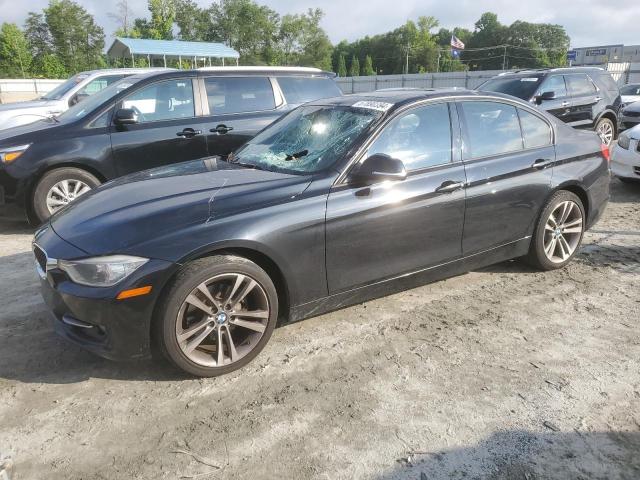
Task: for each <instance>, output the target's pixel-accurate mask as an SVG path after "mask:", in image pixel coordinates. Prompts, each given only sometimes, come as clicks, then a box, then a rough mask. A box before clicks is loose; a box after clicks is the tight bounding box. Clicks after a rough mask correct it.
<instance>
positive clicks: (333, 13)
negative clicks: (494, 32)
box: [0, 0, 640, 47]
mask: <svg viewBox="0 0 640 480" xmlns="http://www.w3.org/2000/svg"><path fill="white" fill-rule="evenodd" d="M76 1H77V2H78V3H80V4H81V5H82V6H83V7H84V8H86V9H87V10H88V11H89V12H90V13H91V14H93V15H94V16H95V18H96V21H97V22H98V23H99V24H100V25H101V26H102V27H103V28H104V30H105V33H106V34H107V41H106V43H107V45H109V44H110V43H111V39H112V35H113V31H114V30H115V28H116V25H115V24H114V22H113V21H112V20H111V19H110V18H109V17H108V15H107V14H108V13H109V12H111V11H113V10H115V5H116V3H117V0H106V1H105V0H76ZM196 1H197V2H198V3H199V4H200V5H202V6H207V5H209V4H211V2H212V0H196ZM258 3H260V4H264V5H268V6H269V7H271V8H273V9H274V10H276V11H277V12H278V13H280V14H285V13H302V12H305V11H306V10H307V9H308V8H310V7H313V8H316V7H317V8H321V9H322V10H323V11H324V12H325V17H324V20H323V24H322V26H323V27H324V29H325V30H326V32H327V33H328V35H329V37H330V38H331V41H332V42H333V43H338V42H339V41H340V40H350V41H351V40H356V39H358V38H360V37H363V36H365V35H374V34H376V33H384V32H386V31H389V30H392V29H394V28H396V27H398V26H400V25H402V24H404V23H405V22H406V21H407V20H408V19H417V18H418V17H419V16H421V15H431V16H433V17H436V18H437V19H438V20H439V22H440V25H441V26H443V27H447V28H453V27H455V26H461V27H466V28H469V29H471V30H472V29H473V24H474V23H475V21H476V20H477V19H478V18H480V15H481V14H482V13H483V12H487V11H491V12H495V13H497V14H498V18H499V20H500V22H501V23H504V24H510V23H512V22H513V21H515V20H525V21H529V22H547V23H557V24H560V25H563V26H564V27H565V29H566V31H567V33H568V34H569V36H570V37H571V46H572V47H589V46H597V45H611V44H625V45H638V44H640V28H638V26H639V25H640V0H455V1H445V0H398V1H396V2H393V1H389V0H313V1H311V0H305V1H301V0H258ZM47 4H48V0H26V1H22V2H17V1H16V0H0V12H2V15H1V16H0V22H15V23H17V24H19V25H22V24H23V22H24V20H25V18H26V16H27V13H28V12H30V11H36V12H38V11H41V10H42V8H44V7H46V5H47ZM129 4H130V6H131V9H132V10H133V13H134V15H135V16H136V17H144V16H147V14H148V11H147V1H146V0H129Z"/></svg>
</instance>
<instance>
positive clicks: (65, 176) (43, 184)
mask: <svg viewBox="0 0 640 480" xmlns="http://www.w3.org/2000/svg"><path fill="white" fill-rule="evenodd" d="M64 182H67V183H66V184H65V183H64ZM61 184H63V185H68V186H69V189H68V190H69V191H68V192H62V193H68V195H67V197H66V198H63V197H62V196H60V195H57V194H55V193H54V191H53V188H54V186H58V187H59V186H60V185H61ZM76 185H77V186H79V187H80V189H79V190H76V189H75V186H76ZM99 185H100V180H98V179H97V178H96V177H94V176H93V175H91V174H90V173H89V172H87V171H86V170H82V169H80V168H73V167H62V168H56V169H54V170H50V171H48V172H47V173H45V174H44V175H43V176H42V178H41V179H40V180H39V181H38V183H37V185H36V188H35V189H34V191H33V200H32V204H31V210H32V212H33V214H34V216H35V217H36V220H37V221H38V222H40V223H42V222H45V221H46V220H48V219H49V217H50V216H51V215H52V214H53V213H55V212H56V211H57V210H51V209H50V207H49V205H48V203H47V202H48V200H49V201H50V202H51V205H54V204H55V205H58V204H57V203H55V202H59V203H60V205H59V208H62V207H63V206H64V205H66V204H67V203H70V202H72V201H73V200H75V199H76V198H77V197H79V196H80V195H83V194H84V193H87V192H88V191H89V190H93V189H94V188H96V187H98V186H99ZM58 191H60V192H61V190H60V188H58ZM50 195H51V197H50Z"/></svg>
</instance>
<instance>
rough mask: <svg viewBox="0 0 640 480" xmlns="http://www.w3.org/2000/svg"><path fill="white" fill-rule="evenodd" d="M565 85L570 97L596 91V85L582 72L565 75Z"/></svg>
mask: <svg viewBox="0 0 640 480" xmlns="http://www.w3.org/2000/svg"><path fill="white" fill-rule="evenodd" d="M565 79H566V81H567V87H568V89H569V93H570V94H571V96H572V97H579V96H583V95H592V94H594V93H596V86H595V85H594V84H593V82H592V81H591V79H590V78H589V77H587V76H586V75H584V74H572V75H565Z"/></svg>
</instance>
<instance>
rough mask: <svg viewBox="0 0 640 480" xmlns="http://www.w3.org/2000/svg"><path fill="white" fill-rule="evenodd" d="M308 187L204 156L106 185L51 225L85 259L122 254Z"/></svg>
mask: <svg viewBox="0 0 640 480" xmlns="http://www.w3.org/2000/svg"><path fill="white" fill-rule="evenodd" d="M310 183H311V177H310V176H300V175H288V174H284V173H276V172H268V171H262V170H254V169H250V168H244V167H241V166H238V165H233V164H229V163H228V162H225V161H222V160H220V159H218V158H215V157H214V158H206V159H201V160H194V161H190V162H184V163H179V164H176V165H171V166H168V167H162V168H158V169H153V170H147V171H144V172H139V173H136V174H132V175H128V176H126V177H121V178H119V179H117V180H114V181H112V182H109V183H106V184H104V185H103V186H101V187H100V188H98V189H96V190H94V191H92V192H89V193H87V194H85V195H84V196H83V197H81V198H80V199H78V200H76V201H75V202H74V203H72V204H70V205H69V206H67V207H65V208H64V209H63V210H61V211H59V212H58V213H57V214H56V215H54V216H53V217H52V219H51V226H52V228H53V229H54V231H55V232H56V233H57V234H58V235H59V236H60V237H62V238H63V239H64V240H66V241H67V242H69V243H71V244H72V245H74V246H75V247H77V248H79V249H81V250H84V251H85V252H87V253H88V254H90V255H107V254H110V253H116V252H119V253H123V252H125V251H127V250H128V249H130V248H131V247H134V246H136V245H139V244H142V243H145V242H148V241H149V240H151V239H156V240H157V239H158V238H161V237H162V236H164V235H171V234H175V233H176V232H177V231H186V230H188V229H189V227H190V226H197V225H201V224H202V223H204V222H212V221H216V220H217V219H220V218H223V217H225V216H228V215H232V214H237V213H240V212H243V211H248V210H255V209H258V208H262V207H265V206H269V205H273V204H275V203H278V202H282V201H285V200H288V199H290V198H291V197H295V196H296V195H298V194H300V193H302V192H303V191H304V190H305V189H306V188H307V186H308V185H309V184H310Z"/></svg>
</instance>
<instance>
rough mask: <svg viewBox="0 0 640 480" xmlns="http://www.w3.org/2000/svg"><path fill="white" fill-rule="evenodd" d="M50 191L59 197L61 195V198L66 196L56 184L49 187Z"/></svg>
mask: <svg viewBox="0 0 640 480" xmlns="http://www.w3.org/2000/svg"><path fill="white" fill-rule="evenodd" d="M51 192H53V193H55V194H56V195H58V196H59V197H61V198H66V197H67V195H65V194H64V193H63V192H62V190H60V188H59V187H58V185H54V186H53V187H52V188H51Z"/></svg>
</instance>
